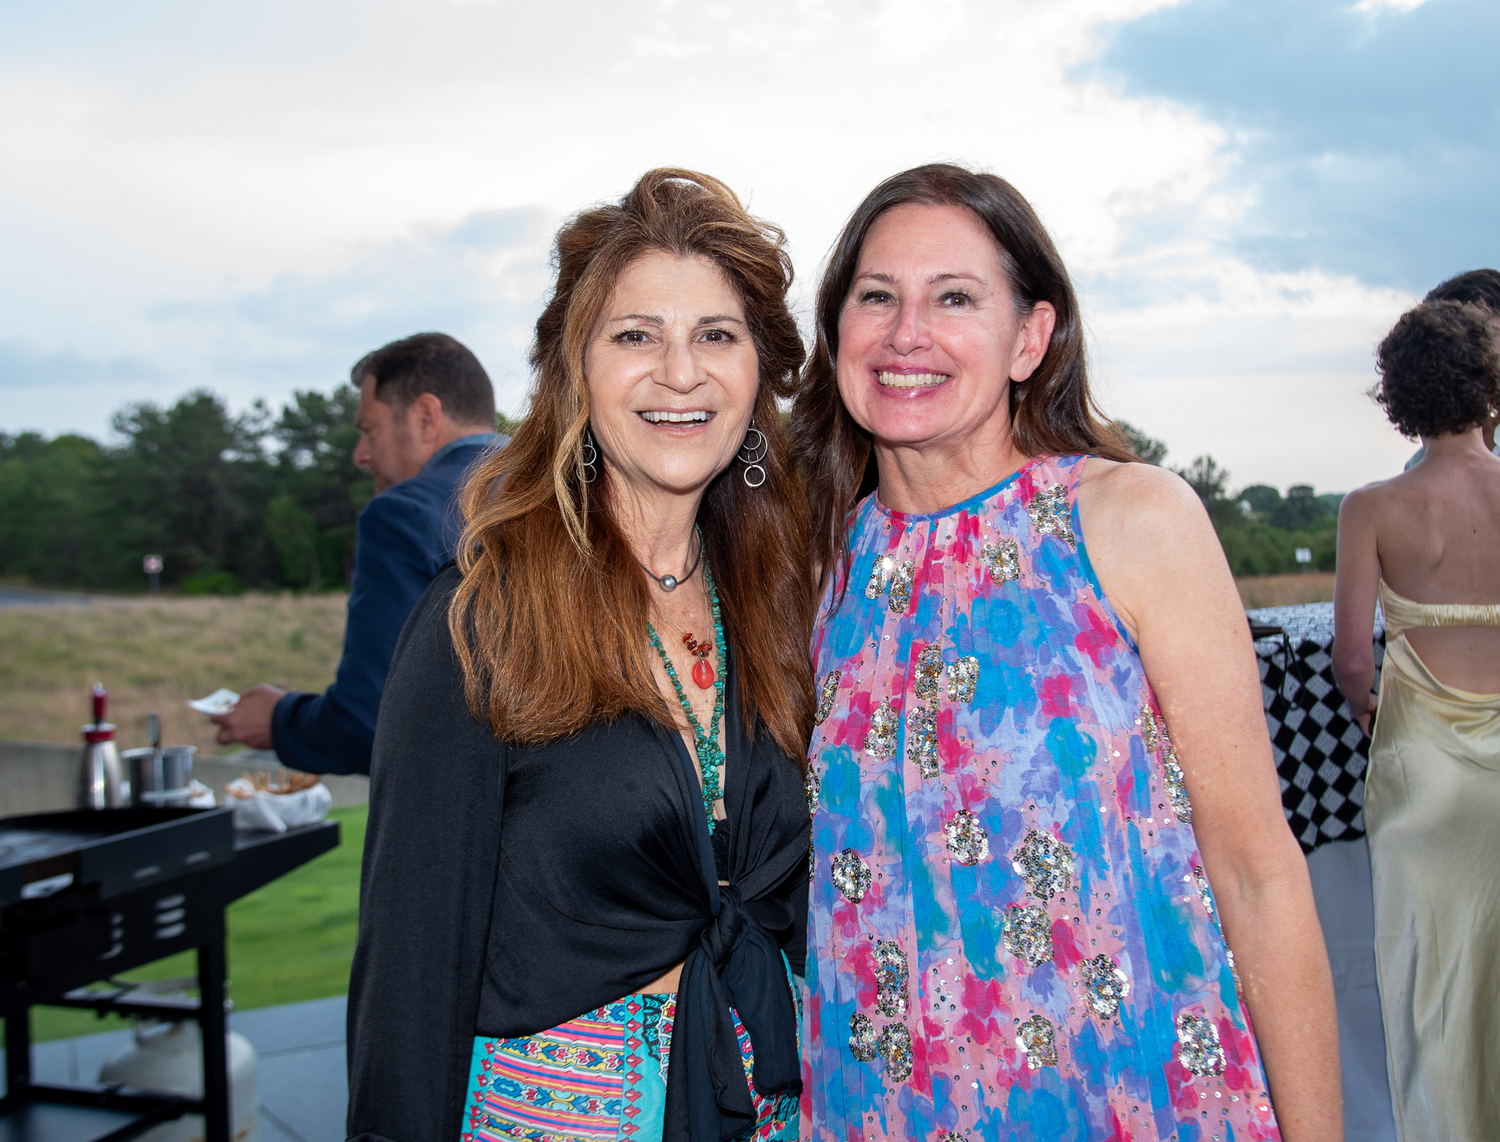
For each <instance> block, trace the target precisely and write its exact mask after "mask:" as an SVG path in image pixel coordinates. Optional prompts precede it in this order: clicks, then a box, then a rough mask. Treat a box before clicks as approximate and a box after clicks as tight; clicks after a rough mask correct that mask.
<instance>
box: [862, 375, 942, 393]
mask: <svg viewBox="0 0 1500 1142" xmlns="http://www.w3.org/2000/svg"><path fill="white" fill-rule="evenodd" d="M876 377H877V379H878V380H879V381H880V383H881V384H882V385H885V386H886V387H887V388H892V389H926V388H931V387H932V386H933V385H940V384H942V383H943V382H944V381H946V380H947V379H948V374H947V373H878V374H876Z"/></svg>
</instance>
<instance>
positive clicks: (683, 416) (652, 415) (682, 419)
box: [640, 409, 708, 424]
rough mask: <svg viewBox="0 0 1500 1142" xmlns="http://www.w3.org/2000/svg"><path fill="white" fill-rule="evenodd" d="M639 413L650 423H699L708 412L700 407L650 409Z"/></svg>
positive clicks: (704, 419)
mask: <svg viewBox="0 0 1500 1142" xmlns="http://www.w3.org/2000/svg"><path fill="white" fill-rule="evenodd" d="M640 415H641V417H642V418H643V419H645V420H649V421H650V422H651V423H652V424H701V423H702V422H703V421H706V420H707V419H708V413H706V412H704V411H703V410H702V409H695V410H693V411H692V412H658V411H655V410H652V411H650V412H643V413H641V414H640Z"/></svg>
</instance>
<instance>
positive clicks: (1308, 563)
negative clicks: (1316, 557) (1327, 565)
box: [1282, 547, 1312, 571]
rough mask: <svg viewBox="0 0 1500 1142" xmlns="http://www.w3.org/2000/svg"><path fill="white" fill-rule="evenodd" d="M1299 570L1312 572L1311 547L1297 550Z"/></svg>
mask: <svg viewBox="0 0 1500 1142" xmlns="http://www.w3.org/2000/svg"><path fill="white" fill-rule="evenodd" d="M1282 550H1285V548H1283V549H1282ZM1297 569H1298V570H1299V571H1311V570H1312V548H1311V547H1299V548H1297Z"/></svg>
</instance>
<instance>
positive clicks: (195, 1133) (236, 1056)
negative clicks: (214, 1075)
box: [99, 1019, 260, 1142]
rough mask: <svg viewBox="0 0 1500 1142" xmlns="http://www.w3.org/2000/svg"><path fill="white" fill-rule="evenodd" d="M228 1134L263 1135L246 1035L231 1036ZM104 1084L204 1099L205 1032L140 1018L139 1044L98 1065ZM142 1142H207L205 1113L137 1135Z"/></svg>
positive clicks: (239, 1137)
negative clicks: (205, 1140)
mask: <svg viewBox="0 0 1500 1142" xmlns="http://www.w3.org/2000/svg"><path fill="white" fill-rule="evenodd" d="M227 1048H228V1054H229V1136H230V1137H231V1138H232V1139H234V1142H255V1140H256V1139H257V1138H258V1137H259V1136H260V1113H259V1112H260V1091H259V1089H258V1085H257V1082H256V1071H257V1066H256V1059H255V1048H254V1047H252V1046H251V1045H250V1040H248V1039H246V1038H245V1037H244V1036H243V1035H238V1034H235V1033H234V1032H233V1031H231V1032H230V1033H229V1035H228V1043H227ZM99 1081H100V1082H101V1083H120V1084H122V1085H124V1086H131V1087H136V1088H138V1089H140V1090H150V1091H170V1092H172V1093H174V1094H186V1095H191V1096H192V1097H194V1098H202V1097H203V1035H202V1031H201V1029H200V1028H199V1027H198V1024H197V1022H196V1021H195V1020H191V1019H188V1020H184V1021H182V1022H181V1023H166V1022H162V1021H159V1020H156V1019H142V1020H140V1021H138V1022H137V1023H136V1025H135V1045H134V1046H131V1047H126V1048H125V1049H124V1050H123V1051H120V1052H119V1053H117V1054H115V1055H113V1056H111V1057H110V1059H109V1061H108V1062H106V1063H105V1064H104V1066H102V1067H101V1068H99ZM139 1139H140V1142H204V1127H203V1116H202V1115H201V1114H184V1115H183V1116H182V1117H181V1118H179V1119H177V1120H176V1121H175V1122H164V1123H162V1124H161V1125H160V1126H157V1127H154V1128H152V1129H151V1130H148V1131H146V1133H144V1134H142V1135H140V1136H139Z"/></svg>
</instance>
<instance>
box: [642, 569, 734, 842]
mask: <svg viewBox="0 0 1500 1142" xmlns="http://www.w3.org/2000/svg"><path fill="white" fill-rule="evenodd" d="M703 581H704V583H705V584H706V585H707V587H708V601H709V605H710V606H712V607H713V612H714V656H715V657H716V658H717V659H718V660H719V669H718V670H717V671H715V673H714V713H713V717H712V718H711V719H709V727H708V731H707V732H705V731H704V729H703V726H702V724H701V723H700V722H699V721H698V715H697V714H695V713H693V704H692V703H691V702H689V701H688V697H687V695H686V694H685V693H683V690H682V683H681V682H680V681H679V680H678V678H677V668H676V667H674V666H673V665H672V659H671V658H670V657H669V656H668V655H667V651H666V648H665V647H664V646H662V644H661V639H660V638H659V637H658V636H657V633H656V628H655V627H653V626H652V625H651V624H650V623H647V624H646V633H647V634H648V635H649V636H650V638H651V645H652V646H654V647H655V648H656V653H657V654H659V655H661V664H662V665H663V666H665V667H666V668H667V677H668V678H670V679H671V680H672V689H674V690H676V691H677V700H678V701H679V702H681V703H682V709H683V712H684V713H686V714H687V720H688V727H689V728H690V729H691V730H692V731H693V752H694V753H696V754H697V755H698V768H699V769H700V770H702V771H703V780H702V785H703V811H704V812H705V813H706V814H707V815H708V831H709V832H710V833H712V832H713V831H714V802H715V801H717V800H719V798H720V797H722V796H723V795H724V794H723V792H722V791H721V789H720V787H719V767H720V766H721V765H723V764H724V751H723V750H722V749H720V748H719V721H720V719H721V718H723V716H724V623H723V621H722V620H721V619H720V618H719V594H718V592H717V591H715V590H714V573H713V570H712V569H711V568H710V567H709V564H708V560H707V559H705V560H704V561H703Z"/></svg>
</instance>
